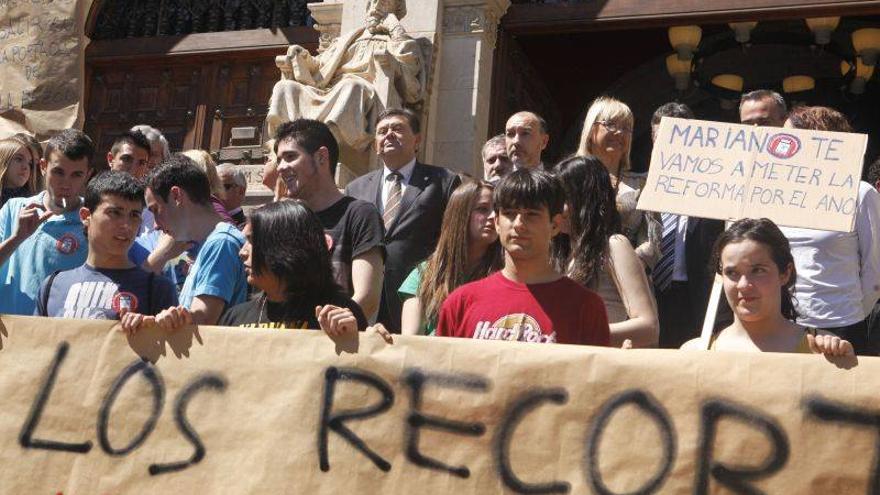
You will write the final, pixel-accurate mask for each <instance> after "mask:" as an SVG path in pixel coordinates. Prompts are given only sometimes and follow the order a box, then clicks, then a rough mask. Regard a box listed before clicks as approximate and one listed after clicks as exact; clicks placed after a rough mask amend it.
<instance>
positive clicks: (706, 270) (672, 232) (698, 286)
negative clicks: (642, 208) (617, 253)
mask: <svg viewBox="0 0 880 495" xmlns="http://www.w3.org/2000/svg"><path fill="white" fill-rule="evenodd" d="M663 117H678V118H684V119H692V118H694V114H693V112H692V111H691V109H690V108H688V107H687V105H684V104H682V103H667V104H665V105H662V106H660V108H658V109H657V110H656V111H655V112H654V116H653V117H652V118H651V127H652V128H651V131H652V137H656V133H657V127H659V126H660V119H661V118H663ZM661 220H662V222H663V238H662V240H661V242H660V259H659V260H658V261H657V264H656V265H655V266H654V271H653V273H652V275H653V279H654V294H655V295H656V297H657V311H658V317H659V320H660V347H666V348H678V347H680V346H681V344H683V343H685V342H687V341H688V340H690V339H692V338H695V337H699V336H700V330H701V329H702V327H703V319H704V318H705V316H706V308H707V306H708V304H709V294H710V293H711V290H712V281H713V280H714V279H715V272H714V270H713V269H712V267H711V256H712V248H713V246H714V245H715V240H716V239H717V238H718V236H719V235H721V233H722V232H723V231H724V222H723V221H721V220H710V219H707V218H697V217H687V216H684V215H675V214H671V213H662V214H661ZM729 311H730V310H729V309H728V308H727V305H726V304H725V303H724V298H723V297H722V301H721V304H720V305H719V316H718V317H716V320H715V322H716V326H718V325H721V324H724V323H725V322H726V323H729V321H730V318H729V317H728V316H730V313H729Z"/></svg>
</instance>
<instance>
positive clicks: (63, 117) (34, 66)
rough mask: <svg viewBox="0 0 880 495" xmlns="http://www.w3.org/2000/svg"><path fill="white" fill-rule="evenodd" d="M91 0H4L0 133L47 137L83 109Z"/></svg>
mask: <svg viewBox="0 0 880 495" xmlns="http://www.w3.org/2000/svg"><path fill="white" fill-rule="evenodd" d="M90 4H91V0H28V1H0V137H7V136H9V135H11V134H14V133H16V132H23V131H27V132H30V133H32V134H36V135H37V137H39V138H41V139H42V138H45V137H47V136H49V135H50V134H54V133H55V132H57V131H59V130H61V129H66V128H69V127H74V126H75V125H76V123H77V122H78V120H79V118H80V115H81V113H82V109H81V101H80V100H81V98H82V92H83V47H84V39H85V38H84V36H83V32H82V26H83V24H84V21H83V19H84V17H85V12H86V11H87V8H88V6H89V5H90Z"/></svg>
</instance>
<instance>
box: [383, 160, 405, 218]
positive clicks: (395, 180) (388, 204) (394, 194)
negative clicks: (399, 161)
mask: <svg viewBox="0 0 880 495" xmlns="http://www.w3.org/2000/svg"><path fill="white" fill-rule="evenodd" d="M401 179H403V176H401V175H400V174H399V173H398V172H391V173H390V174H388V177H385V180H386V181H388V182H390V183H391V184H390V188H389V189H388V197H387V199H385V210H384V211H383V213H382V222H383V223H384V224H385V230H389V229H390V228H391V223H392V222H394V217H396V216H397V210H398V209H400V197H401V195H402V194H401V187H400V180H401Z"/></svg>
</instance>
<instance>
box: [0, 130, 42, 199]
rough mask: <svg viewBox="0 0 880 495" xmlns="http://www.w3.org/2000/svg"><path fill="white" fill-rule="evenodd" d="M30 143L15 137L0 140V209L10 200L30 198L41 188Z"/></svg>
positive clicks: (36, 159)
mask: <svg viewBox="0 0 880 495" xmlns="http://www.w3.org/2000/svg"><path fill="white" fill-rule="evenodd" d="M34 153H35V152H34V150H32V149H31V146H30V143H29V142H27V141H25V140H24V139H21V138H19V137H17V136H13V137H11V138H9V139H3V140H0V185H2V192H0V207H2V206H3V205H4V204H6V201H8V200H9V199H10V198H19V197H30V196H33V195H34V194H36V193H37V192H38V191H39V189H40V188H41V184H40V183H41V182H42V180H40V174H39V172H38V169H39V167H38V166H37V164H38V161H39V158H35V157H34Z"/></svg>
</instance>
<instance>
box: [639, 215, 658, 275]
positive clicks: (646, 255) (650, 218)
mask: <svg viewBox="0 0 880 495" xmlns="http://www.w3.org/2000/svg"><path fill="white" fill-rule="evenodd" d="M643 215H644V218H643V220H642V223H643V226H644V227H643V228H644V229H645V231H644V233H643V234H642V233H641V232H640V235H639V238H640V240H641V239H642V235H644V242H642V243H641V244H639V245H638V246H637V247H636V248H635V252H636V254H637V255H638V257H639V260H641V262H642V264H643V265H644V266H645V267H648V268H653V267H654V265H656V264H657V261H658V260H659V259H660V241H661V240H662V239H663V223H662V222H661V221H660V215H658V214H657V213H655V212H651V211H646V212H643Z"/></svg>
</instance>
